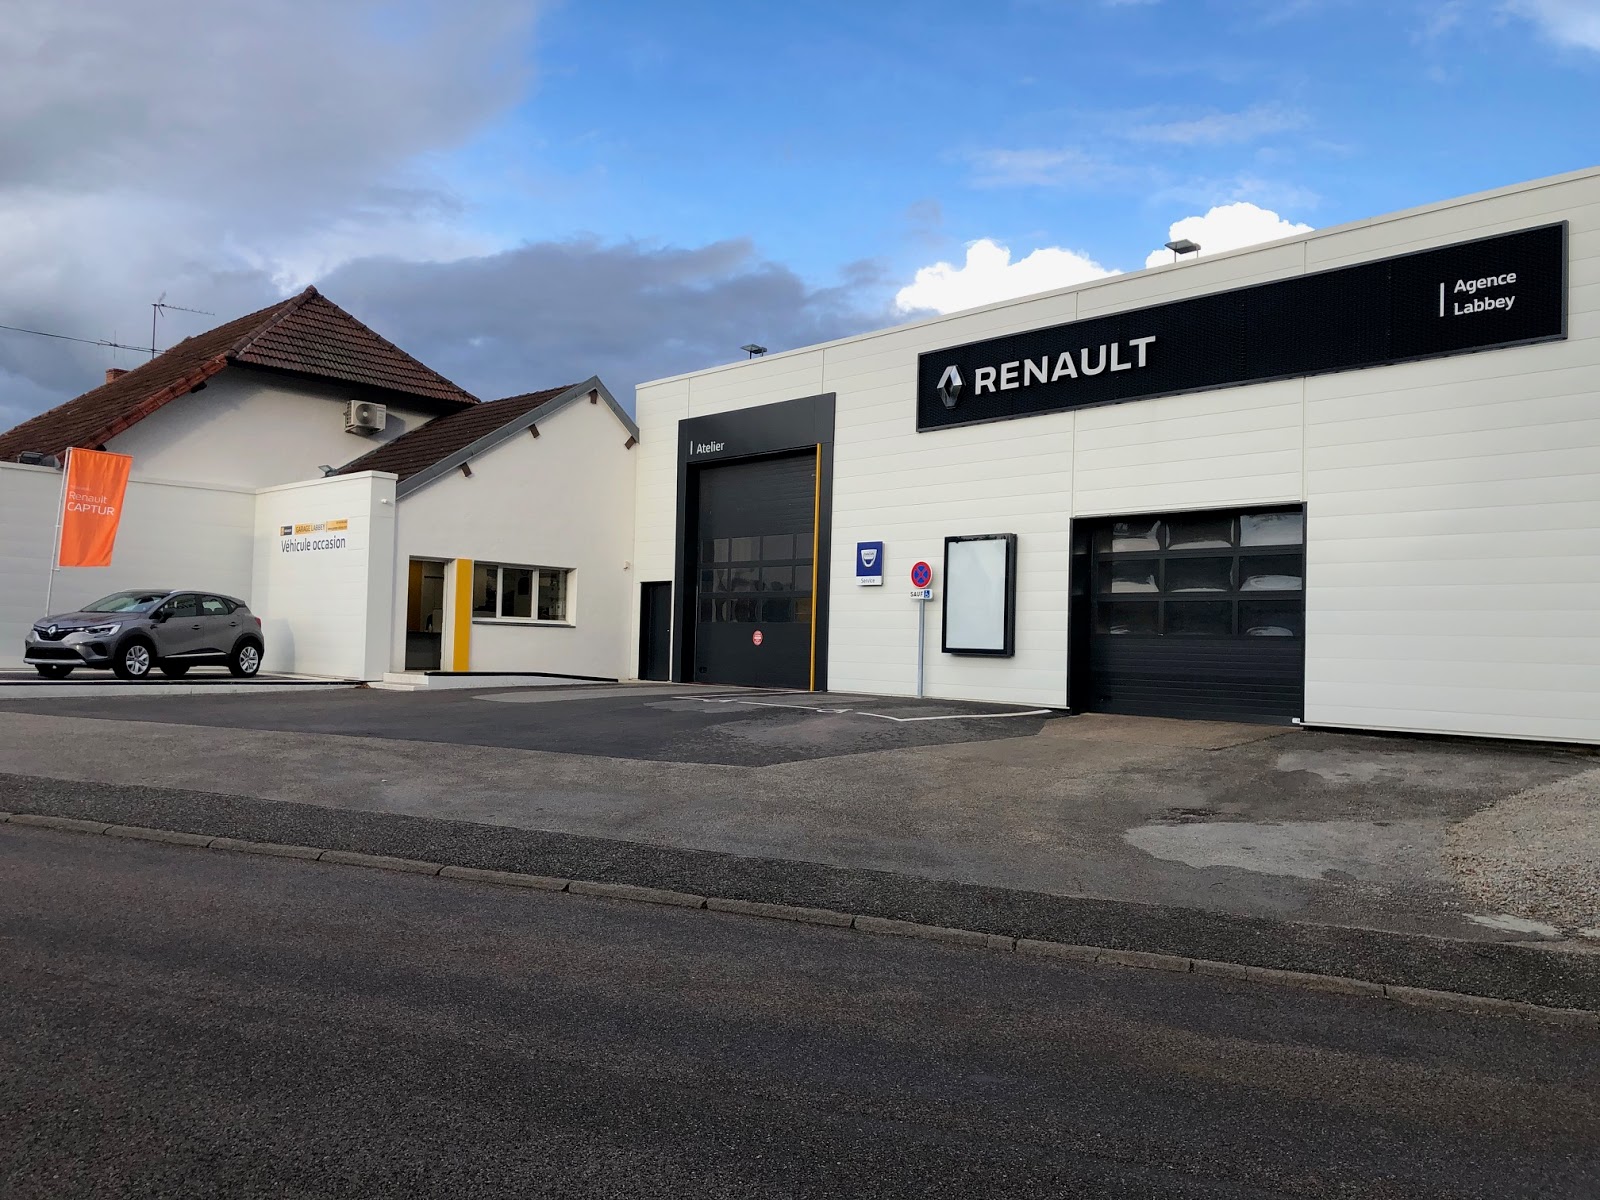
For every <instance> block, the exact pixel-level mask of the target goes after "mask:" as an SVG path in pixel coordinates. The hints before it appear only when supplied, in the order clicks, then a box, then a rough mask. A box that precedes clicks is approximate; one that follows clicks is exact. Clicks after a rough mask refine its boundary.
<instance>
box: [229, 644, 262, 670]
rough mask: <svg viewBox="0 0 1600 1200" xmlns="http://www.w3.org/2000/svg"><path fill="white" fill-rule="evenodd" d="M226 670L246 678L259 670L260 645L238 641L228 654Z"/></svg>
mask: <svg viewBox="0 0 1600 1200" xmlns="http://www.w3.org/2000/svg"><path fill="white" fill-rule="evenodd" d="M228 670H230V671H232V672H233V673H234V674H235V675H237V676H239V677H240V678H241V679H248V678H249V677H250V676H252V675H254V674H255V673H256V672H257V671H259V670H261V647H260V646H258V645H256V643H254V642H240V643H239V644H238V645H237V646H235V647H234V648H233V653H232V654H230V655H229V656H228Z"/></svg>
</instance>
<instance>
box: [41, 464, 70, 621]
mask: <svg viewBox="0 0 1600 1200" xmlns="http://www.w3.org/2000/svg"><path fill="white" fill-rule="evenodd" d="M71 474H72V448H71V447H70V446H69V447H68V448H67V461H66V462H64V463H62V464H61V499H60V501H59V502H58V503H57V504H56V536H55V540H54V541H52V542H51V543H50V574H49V577H48V579H47V581H46V583H45V585H44V615H45V616H47V617H48V616H49V615H50V605H51V603H52V601H53V598H54V596H55V591H56V564H57V563H59V562H60V561H61V521H62V517H63V516H64V515H65V513H66V509H67V479H68V478H69V477H70V476H71Z"/></svg>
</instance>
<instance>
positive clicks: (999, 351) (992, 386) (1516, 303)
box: [917, 222, 1567, 430]
mask: <svg viewBox="0 0 1600 1200" xmlns="http://www.w3.org/2000/svg"><path fill="white" fill-rule="evenodd" d="M1566 262H1567V226H1566V223H1565V222H1561V223H1558V224H1555V225H1543V226H1540V227H1538V228H1536V229H1524V230H1521V231H1519V232H1517V233H1508V234H1503V235H1501V236H1498V237H1490V238H1482V239H1480V240H1478V241H1472V242H1459V243H1457V244H1455V245H1453V246H1444V247H1441V248H1440V249H1437V250H1423V251H1419V252H1417V253H1414V254H1405V255H1400V256H1398V257H1395V258H1386V259H1379V260H1377V261H1375V262H1366V263H1361V264H1358V265H1357V266H1353V267H1341V268H1339V269H1337V270H1332V271H1320V272H1317V273H1315V274H1311V275H1299V276H1296V277H1294V278H1292V279H1283V280H1279V281H1277V282H1274V283H1265V284H1258V285H1256V286H1254V287H1247V288H1239V289H1237V290H1234V291H1229V292H1214V293H1212V294H1210V295H1206V296H1196V297H1194V298H1193V299H1190V300H1178V301H1175V302H1173V303H1171V304H1160V305H1156V306H1154V307H1152V308H1140V309H1134V310H1131V311H1128V312H1119V313H1113V314H1111V315H1110V316H1104V317H1094V318H1091V319H1089V320H1086V321H1073V322H1071V323H1069V324H1066V325H1057V326H1054V327H1052V328H1049V329H1035V330H1031V331H1029V332H1027V333H1019V334H1013V335H1011V336H1008V337H1003V338H993V339H991V340H989V341H985V342H973V343H970V344H968V345H965V346H956V347H952V348H950V349H947V350H935V351H932V352H930V353H927V354H923V355H921V356H919V358H918V360H917V428H918V430H931V429H946V428H949V427H951V426H954V425H973V424H977V423H979V422H983V421H1006V420H1010V419H1012V418H1014V417H1029V416H1034V415H1036V414H1038V413H1048V412H1063V411H1066V410H1068V409H1074V408H1088V407H1090V406H1093V405H1100V404H1116V403H1120V402H1122V401H1125V400H1142V399H1147V398H1149V397H1153V396H1171V395H1177V394H1180V393H1183V392H1197V391H1206V390H1209V389H1212V388H1221V387H1235V386H1237V385H1239V384H1245V383H1264V382H1266V381H1268V380H1272V379H1289V378H1294V377H1296V376H1301V375H1321V374H1325V373H1327V372H1330V371H1351V370H1356V369H1359V368H1362V367H1379V366H1385V365H1388V364H1390V363H1398V362H1409V361H1412V360H1415V359H1422V358H1438V357H1441V356H1444V355H1450V354H1465V353H1470V352H1472V351H1477V350H1493V349H1498V348H1501V347H1505V346H1516V345H1524V344H1527V343H1529V342H1543V341H1553V340H1557V339H1560V338H1564V337H1566V296H1567V287H1566Z"/></svg>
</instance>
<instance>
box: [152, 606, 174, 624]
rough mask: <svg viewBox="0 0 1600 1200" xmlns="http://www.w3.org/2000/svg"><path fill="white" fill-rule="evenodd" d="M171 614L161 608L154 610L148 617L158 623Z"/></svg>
mask: <svg viewBox="0 0 1600 1200" xmlns="http://www.w3.org/2000/svg"><path fill="white" fill-rule="evenodd" d="M171 615H172V614H171V613H169V612H164V611H162V610H161V609H157V610H156V611H155V612H153V613H151V614H150V619H151V620H152V621H154V622H155V623H156V624H157V625H159V624H161V623H162V622H163V621H165V620H166V619H167V618H168V617H170V616H171Z"/></svg>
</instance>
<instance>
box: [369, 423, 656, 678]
mask: <svg viewBox="0 0 1600 1200" xmlns="http://www.w3.org/2000/svg"><path fill="white" fill-rule="evenodd" d="M539 434H540V436H539V437H537V438H535V437H533V436H532V435H530V434H527V433H522V434H519V435H517V436H516V437H513V438H509V439H507V440H506V441H504V442H501V443H500V444H499V445H497V446H495V447H494V448H493V449H492V450H490V451H488V452H487V453H485V454H481V455H479V456H478V457H477V458H474V459H473V460H472V462H471V464H470V465H471V467H472V477H471V478H467V477H465V476H463V475H462V474H461V473H460V472H459V471H452V472H450V473H449V474H447V475H445V476H443V477H442V478H440V479H437V480H435V481H434V482H433V483H430V484H428V485H426V486H425V487H422V488H419V489H418V490H417V491H415V492H412V493H411V494H410V495H407V496H404V497H402V498H401V499H400V501H399V508H400V524H399V530H398V543H397V544H398V551H397V571H396V584H395V587H394V590H393V591H392V592H391V593H389V595H388V597H387V599H386V600H385V604H386V605H387V606H388V607H389V608H390V609H392V611H393V618H392V620H393V625H392V630H393V635H392V645H391V647H388V648H386V650H385V654H386V655H387V656H388V661H389V662H390V663H391V664H392V665H391V667H390V669H391V670H395V671H398V670H401V669H402V668H403V667H404V665H405V628H406V610H405V605H406V577H407V576H406V573H407V570H408V565H409V562H410V559H412V558H413V557H415V558H435V559H452V558H469V559H472V560H474V561H475V562H492V563H500V564H509V565H511V566H524V567H557V568H562V569H566V570H570V571H572V576H571V577H570V579H569V586H570V592H569V595H568V603H569V606H570V612H571V616H572V621H571V624H570V626H569V625H536V624H517V623H497V622H490V621H481V620H475V621H473V623H472V634H471V638H472V641H471V650H470V658H469V662H468V669H469V670H473V671H543V672H549V673H551V674H556V675H591V676H598V677H601V678H606V679H615V678H618V677H621V676H625V675H631V674H633V672H634V668H635V665H636V664H635V663H634V661H633V656H632V654H631V653H630V652H629V648H630V647H631V646H634V645H637V643H636V642H629V641H627V640H626V639H627V637H628V632H627V631H628V630H629V628H630V626H631V625H632V624H633V623H634V622H636V621H637V619H638V617H637V596H638V592H637V590H636V589H635V588H634V586H633V580H634V578H635V577H636V576H637V575H638V573H637V572H636V571H634V570H632V569H630V568H628V566H627V563H628V560H629V559H630V558H632V556H633V511H634V455H635V454H636V453H637V447H635V448H634V449H628V448H627V446H626V443H627V440H628V437H629V433H628V430H627V429H625V428H624V427H623V425H622V423H621V422H620V421H618V420H617V418H616V415H615V414H614V413H613V412H612V411H611V409H610V407H609V406H607V405H605V404H588V403H585V402H584V401H582V400H579V401H576V402H575V403H572V404H569V405H567V406H566V407H565V408H563V409H561V410H560V411H559V412H557V413H555V414H554V415H552V416H550V417H549V418H547V419H546V420H543V421H540V422H539ZM641 436H646V437H648V436H651V435H650V434H648V433H645V432H644V431H643V430H641ZM657 436H666V437H672V438H674V439H675V438H676V432H675V430H669V431H664V432H662V433H660V434H658V435H657ZM508 497H512V498H514V499H515V503H513V504H510V505H508V504H506V503H505V501H506V499H507V498H508ZM668 503H669V506H670V504H671V503H672V502H671V497H670V491H669V496H668ZM669 511H671V510H670V507H669ZM671 550H672V532H671V525H670V523H669V525H668V532H667V557H668V558H669V559H670V558H671ZM638 577H639V578H658V577H656V576H638ZM671 577H672V570H671V567H670V566H669V567H668V568H667V574H666V575H665V576H661V577H659V578H667V579H670V578H671ZM447 624H448V619H447Z"/></svg>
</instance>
